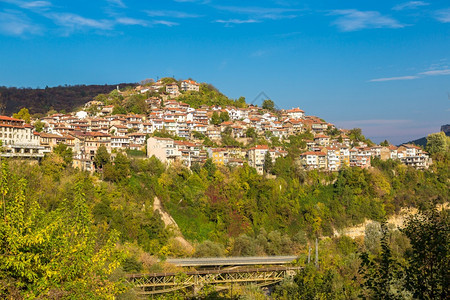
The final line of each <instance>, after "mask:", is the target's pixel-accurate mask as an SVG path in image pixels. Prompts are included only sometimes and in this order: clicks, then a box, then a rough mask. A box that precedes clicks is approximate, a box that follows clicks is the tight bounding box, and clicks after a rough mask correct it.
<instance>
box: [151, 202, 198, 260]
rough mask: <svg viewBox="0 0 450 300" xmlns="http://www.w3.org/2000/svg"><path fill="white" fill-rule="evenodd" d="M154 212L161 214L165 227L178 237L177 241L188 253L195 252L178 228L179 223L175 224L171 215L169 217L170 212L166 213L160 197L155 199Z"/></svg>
mask: <svg viewBox="0 0 450 300" xmlns="http://www.w3.org/2000/svg"><path fill="white" fill-rule="evenodd" d="M153 211H157V212H159V214H160V216H161V220H162V221H163V222H164V225H165V226H166V228H167V227H170V228H171V229H172V230H173V231H174V233H175V235H176V237H175V240H177V241H178V242H180V244H181V245H183V247H185V249H186V250H187V251H188V252H193V251H194V247H193V246H192V244H191V243H189V242H188V241H187V240H186V239H185V238H184V237H183V234H182V233H181V230H180V228H179V227H178V224H177V222H175V220H174V219H173V218H172V216H171V215H169V213H168V212H166V211H165V210H164V209H163V207H162V205H161V200H159V198H158V197H156V196H155V198H154V199H153Z"/></svg>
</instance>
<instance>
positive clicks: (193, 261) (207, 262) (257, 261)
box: [166, 256, 298, 267]
mask: <svg viewBox="0 0 450 300" xmlns="http://www.w3.org/2000/svg"><path fill="white" fill-rule="evenodd" d="M297 258H298V257H297V256H246V257H207V258H176V259H168V260H166V262H168V263H171V264H173V265H176V266H179V267H223V266H254V265H285V264H289V263H291V262H293V261H294V260H296V259H297Z"/></svg>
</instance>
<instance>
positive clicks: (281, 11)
mask: <svg viewBox="0 0 450 300" xmlns="http://www.w3.org/2000/svg"><path fill="white" fill-rule="evenodd" d="M215 8H216V9H218V10H223V11H228V12H231V13H236V14H244V15H247V16H249V19H256V20H264V19H266V20H280V19H292V18H295V17H297V14H298V12H300V11H301V10H299V9H291V8H266V7H240V6H216V7H215Z"/></svg>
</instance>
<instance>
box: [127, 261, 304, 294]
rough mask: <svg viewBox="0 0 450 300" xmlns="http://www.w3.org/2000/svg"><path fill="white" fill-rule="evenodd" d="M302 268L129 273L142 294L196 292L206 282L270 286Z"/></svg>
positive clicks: (222, 285)
mask: <svg viewBox="0 0 450 300" xmlns="http://www.w3.org/2000/svg"><path fill="white" fill-rule="evenodd" d="M299 269H300V267H270V268H247V269H237V270H203V271H193V272H185V273H153V274H136V275H127V280H128V282H130V283H131V284H132V285H134V287H135V289H136V290H137V293H138V294H140V295H154V294H162V293H170V292H174V291H177V290H182V289H192V291H193V293H194V294H196V293H197V292H198V291H199V290H201V289H202V288H203V287H204V286H214V287H215V288H216V290H224V289H229V288H232V285H233V284H240V285H243V284H254V285H257V286H261V287H263V286H270V285H273V284H276V283H279V282H280V281H282V280H283V279H285V278H288V277H293V276H294V275H295V274H296V273H297V271H298V270H299Z"/></svg>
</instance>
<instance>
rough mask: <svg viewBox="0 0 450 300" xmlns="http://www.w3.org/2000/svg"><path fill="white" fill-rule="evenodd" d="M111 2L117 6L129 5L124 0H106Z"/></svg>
mask: <svg viewBox="0 0 450 300" xmlns="http://www.w3.org/2000/svg"><path fill="white" fill-rule="evenodd" d="M106 1H107V2H108V3H109V4H111V5H112V6H116V7H121V8H126V7H127V6H126V5H125V3H124V2H123V1H122V0H106Z"/></svg>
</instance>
